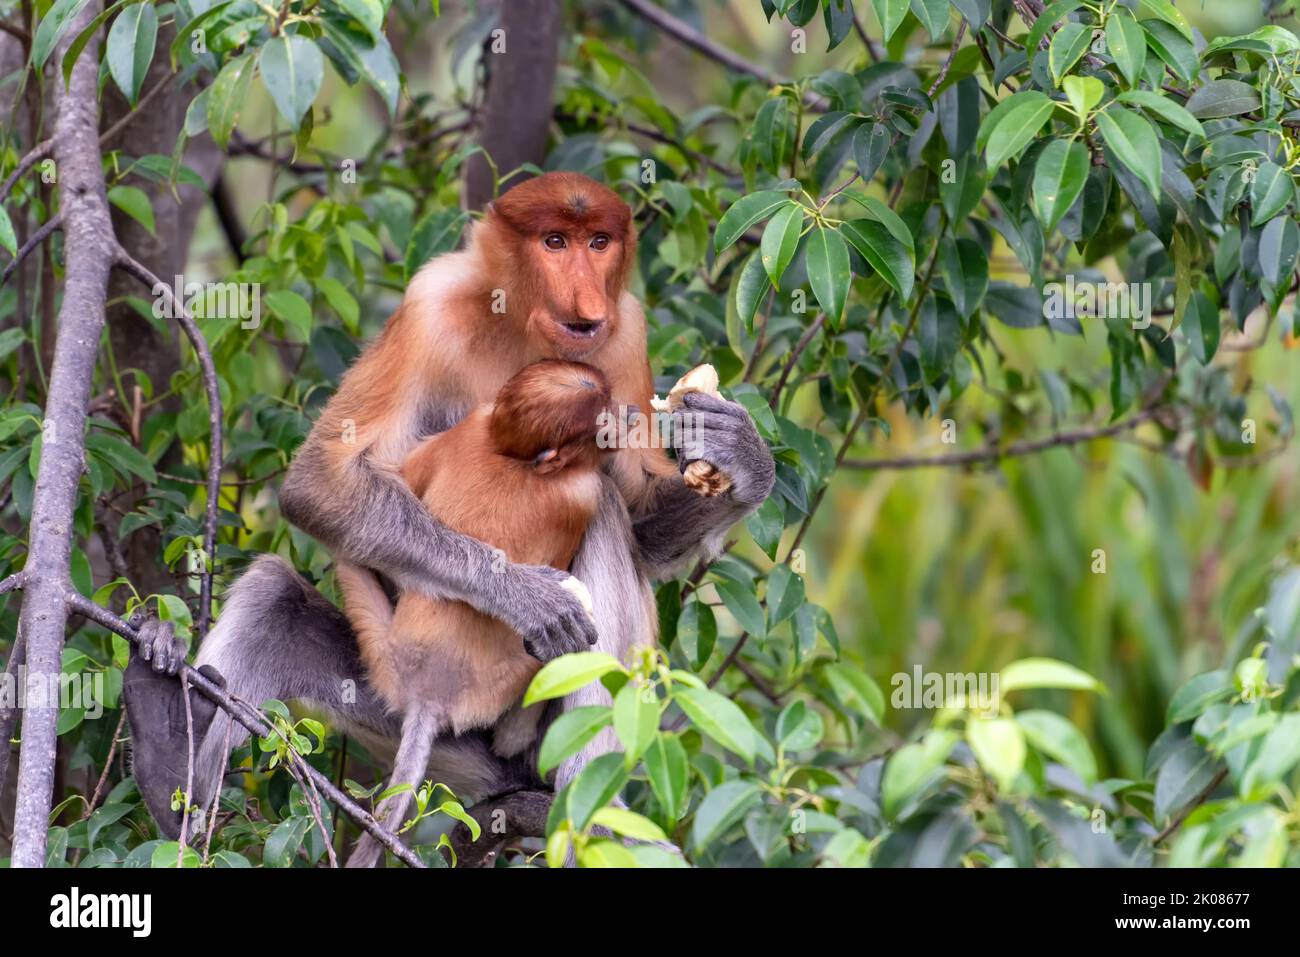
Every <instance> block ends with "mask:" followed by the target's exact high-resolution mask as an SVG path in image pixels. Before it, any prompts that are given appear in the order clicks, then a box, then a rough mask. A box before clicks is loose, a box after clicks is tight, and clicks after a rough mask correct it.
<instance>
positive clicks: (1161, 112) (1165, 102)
mask: <svg viewBox="0 0 1300 957" xmlns="http://www.w3.org/2000/svg"><path fill="white" fill-rule="evenodd" d="M1116 99H1118V100H1119V101H1120V102H1121V103H1134V104H1136V105H1137V106H1140V107H1142V108H1143V109H1147V110H1150V111H1151V112H1152V113H1154V114H1155V115H1156V116H1158V117H1160V118H1161V119H1162V120H1164V121H1165V122H1166V123H1172V124H1173V125H1174V126H1177V127H1178V128H1179V129H1183V130H1186V131H1187V132H1188V133H1194V134H1195V135H1197V136H1200V137H1204V136H1205V127H1203V126H1201V123H1200V121H1199V120H1198V119H1197V118H1196V117H1194V116H1192V114H1191V113H1189V112H1187V110H1186V109H1185V108H1184V107H1182V106H1179V105H1178V104H1177V103H1175V102H1174V101H1173V100H1171V99H1170V98H1169V97H1167V96H1161V95H1160V94H1159V93H1152V92H1151V91H1150V90H1127V91H1125V92H1124V93H1121V94H1120V95H1119V96H1118V97H1116Z"/></svg>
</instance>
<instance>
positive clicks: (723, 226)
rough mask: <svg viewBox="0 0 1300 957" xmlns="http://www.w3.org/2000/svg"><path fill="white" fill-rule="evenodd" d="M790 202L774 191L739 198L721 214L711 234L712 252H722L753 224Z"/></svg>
mask: <svg viewBox="0 0 1300 957" xmlns="http://www.w3.org/2000/svg"><path fill="white" fill-rule="evenodd" d="M789 201H790V198H789V197H788V196H787V195H786V194H785V193H782V192H778V191H777V190H774V189H765V190H760V191H759V192H757V193H749V194H748V195H746V196H742V197H740V199H738V200H736V201H735V202H734V203H732V204H731V205H730V206H728V207H727V209H726V211H725V212H724V213H723V214H722V218H721V219H719V220H718V228H717V229H716V230H714V233H713V251H714V252H718V253H720V252H722V251H723V250H724V249H726V248H728V247H729V246H731V244H732V243H734V242H735V241H736V240H737V239H739V238H740V237H741V236H743V235H744V234H745V231H746V230H748V229H749V228H750V227H751V226H753V225H754V224H755V223H758V222H761V221H762V220H764V219H767V217H769V216H771V215H772V214H773V213H774V212H776V211H777V210H778V209H780V208H781V207H782V206H784V205H785V204H786V203H788V202H789Z"/></svg>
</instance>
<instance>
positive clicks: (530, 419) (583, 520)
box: [338, 359, 611, 783]
mask: <svg viewBox="0 0 1300 957" xmlns="http://www.w3.org/2000/svg"><path fill="white" fill-rule="evenodd" d="M605 411H611V399H610V388H609V384H608V383H607V382H606V380H605V377H604V375H603V374H602V373H601V372H600V371H599V370H597V369H595V368H593V367H591V366H587V365H582V364H580V363H574V362H564V361H560V360H553V359H551V360H542V361H540V362H534V363H533V364H531V365H529V366H526V367H525V368H524V369H523V370H522V371H521V372H519V373H518V374H516V375H515V376H514V377H513V378H512V379H510V380H509V381H508V382H507V383H506V384H505V386H503V387H502V389H501V391H500V393H499V394H498V395H497V398H496V401H495V402H494V403H492V404H490V405H485V406H481V407H480V408H478V409H477V410H475V411H474V412H471V413H470V414H469V415H468V416H467V417H466V418H465V419H464V420H462V421H461V422H460V423H459V424H458V425H456V426H454V427H453V428H451V429H448V430H447V431H446V432H443V433H441V434H439V435H436V436H433V437H432V438H429V439H427V440H425V441H424V442H422V443H421V444H420V445H419V446H417V447H416V448H415V450H414V451H413V452H412V453H411V454H410V455H409V456H408V457H407V458H406V460H405V462H404V463H403V464H402V469H401V472H402V477H403V478H404V479H405V481H406V482H407V484H408V485H409V486H410V487H411V489H412V491H414V492H415V494H416V495H417V496H419V497H420V499H421V500H422V501H423V502H424V504H425V506H426V507H427V508H428V509H429V511H430V512H431V513H432V514H433V515H434V516H435V517H436V518H438V520H439V521H441V522H443V523H444V524H446V525H447V526H449V527H450V528H452V529H454V530H455V531H457V532H460V533H462V534H465V535H469V536H471V537H473V538H476V539H478V540H480V541H482V542H486V543H487V544H489V545H492V546H494V547H496V548H499V549H501V550H502V551H503V552H504V555H503V556H502V559H501V560H502V562H503V563H504V562H506V561H509V562H521V563H525V564H530V565H550V566H552V567H554V568H558V569H561V570H563V569H567V568H568V567H569V564H570V563H571V562H572V561H573V556H574V554H575V553H576V552H577V550H578V546H579V544H580V543H581V541H582V536H583V534H584V532H585V531H586V528H587V525H588V523H589V522H590V520H591V518H592V516H593V515H594V514H595V511H596V508H597V504H598V497H599V494H600V480H599V468H600V455H601V452H600V449H599V448H598V447H597V444H596V433H597V431H598V425H599V423H598V418H599V416H600V414H601V413H602V412H605ZM338 577H339V583H340V586H341V588H342V591H343V596H344V600H345V605H346V611H347V614H348V617H349V619H350V620H351V621H352V624H353V627H354V628H355V629H356V632H357V638H358V640H359V643H360V646H361V656H362V659H363V661H364V662H365V665H366V668H367V670H368V672H369V675H370V681H371V683H372V684H373V686H374V688H375V689H376V690H377V691H378V692H379V694H380V695H381V696H382V697H383V698H384V700H385V701H386V702H387V704H388V705H389V707H391V708H392V709H393V710H394V711H396V712H398V713H400V714H402V715H403V717H404V718H408V719H409V718H410V717H411V716H413V715H415V714H417V713H419V714H423V715H424V716H426V718H427V721H425V722H421V723H422V724H427V725H428V727H427V728H424V727H422V728H421V729H420V730H419V732H418V733H420V734H426V733H427V734H429V735H430V736H432V735H433V734H438V733H442V732H444V731H447V730H451V731H454V732H455V733H458V734H459V733H460V732H462V731H465V730H467V729H470V728H481V727H489V726H492V725H494V724H497V719H498V718H500V717H501V716H502V715H503V714H504V713H505V712H506V711H508V710H510V709H511V708H512V707H515V706H516V705H517V704H518V703H519V701H520V699H521V698H522V697H523V693H524V690H525V689H526V688H527V687H528V683H529V682H530V681H531V680H532V677H533V675H534V674H536V672H537V669H538V668H539V667H540V664H539V662H538V661H537V659H536V658H534V657H532V656H531V655H530V654H528V652H527V651H526V650H525V648H524V644H523V640H522V639H521V638H520V637H519V635H518V634H517V633H516V632H514V631H513V630H512V629H511V628H509V627H508V626H507V625H505V624H503V623H502V622H500V621H498V620H497V619H495V618H491V617H489V616H487V615H484V614H482V613H481V612H479V611H476V610H475V609H473V608H471V607H470V606H469V605H467V604H465V603H463V602H459V601H440V600H435V599H431V598H426V597H424V596H422V595H420V594H418V593H416V592H414V591H407V592H404V593H403V594H402V596H401V598H400V600H399V601H398V603H397V607H396V609H395V610H394V609H393V608H392V606H391V603H390V602H389V599H388V597H387V595H386V594H385V593H384V591H383V589H382V588H381V587H380V586H379V583H378V581H377V580H376V579H375V576H374V575H373V574H372V573H371V572H370V571H368V570H366V569H362V568H358V567H357V566H353V565H347V564H343V563H340V565H339V568H338ZM539 710H540V709H539V708H538V707H533V708H528V709H524V710H517V712H516V714H514V715H511V716H510V717H508V718H506V719H505V720H504V721H503V722H501V723H500V724H499V725H498V727H497V729H496V735H495V746H496V749H497V750H498V751H499V752H501V753H503V754H506V755H509V754H513V753H517V752H518V751H520V750H522V749H523V748H524V747H525V746H526V745H527V744H528V743H530V742H531V740H532V739H533V738H534V737H535V734H536V722H537V718H538V712H539ZM408 726H409V721H408ZM406 734H407V731H406V730H404V732H403V744H402V747H403V749H405V748H406V741H405V737H406ZM397 763H398V765H399V766H400V765H401V763H402V762H401V756H400V754H399V760H398V762H397ZM420 767H421V771H420V772H419V773H423V765H421V766H420ZM394 783H401V782H400V781H396V780H395V781H394ZM411 783H417V782H414V781H413V782H411Z"/></svg>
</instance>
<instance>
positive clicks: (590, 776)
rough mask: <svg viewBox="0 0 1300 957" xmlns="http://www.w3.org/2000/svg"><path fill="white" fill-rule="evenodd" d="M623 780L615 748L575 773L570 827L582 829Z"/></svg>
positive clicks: (623, 771)
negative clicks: (571, 823)
mask: <svg viewBox="0 0 1300 957" xmlns="http://www.w3.org/2000/svg"><path fill="white" fill-rule="evenodd" d="M556 660H557V661H560V660H563V659H559V658H557V659H556ZM625 781H627V769H626V768H624V767H623V755H621V754H619V753H618V752H617V751H612V752H610V753H609V754H602V755H601V756H600V757H598V758H595V759H594V760H592V761H591V763H589V764H588V765H587V766H586V767H585V768H583V769H582V770H581V771H580V772H578V776H577V777H576V778H574V779H573V783H572V784H570V785H569V790H568V812H569V819H570V820H571V821H573V826H574V827H576V828H577V829H578V830H582V829H584V828H585V827H586V826H587V824H588V823H589V822H590V821H591V819H592V816H593V815H595V813H596V812H597V811H599V810H600V809H601V808H602V807H604V806H605V805H606V804H608V803H609V802H610V801H611V800H613V798H614V795H616V794H618V792H619V789H621V788H622V787H623V784H624V782H625Z"/></svg>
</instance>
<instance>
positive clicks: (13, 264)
mask: <svg viewBox="0 0 1300 957" xmlns="http://www.w3.org/2000/svg"><path fill="white" fill-rule="evenodd" d="M62 225H63V215H62V214H61V213H55V214H54V215H53V216H51V217H50V218H49V219H48V220H47V221H46V222H44V223H42V224H41V227H40V229H38V230H36V232H34V233H32V234H31V236H29V237H28V238H27V242H25V243H23V246H22V248H21V249H20V250H18V255H17V256H15V257H14V258H13V259H11V260H10V261H9V264H8V265H6V266H5V268H4V272H0V286H3V285H4V284H5V283H6V282H8V281H9V277H10V276H12V275H13V273H14V270H16V269H17V268H18V267H19V266H21V265H22V262H23V260H24V259H26V258H27V257H28V256H30V255H31V252H32V250H33V249H35V248H36V247H37V246H39V245H40V244H41V243H43V242H45V240H47V239H49V238H50V236H51V235H53V234H54V232H55V230H57V229H58V228H59V227H60V226H62Z"/></svg>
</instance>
